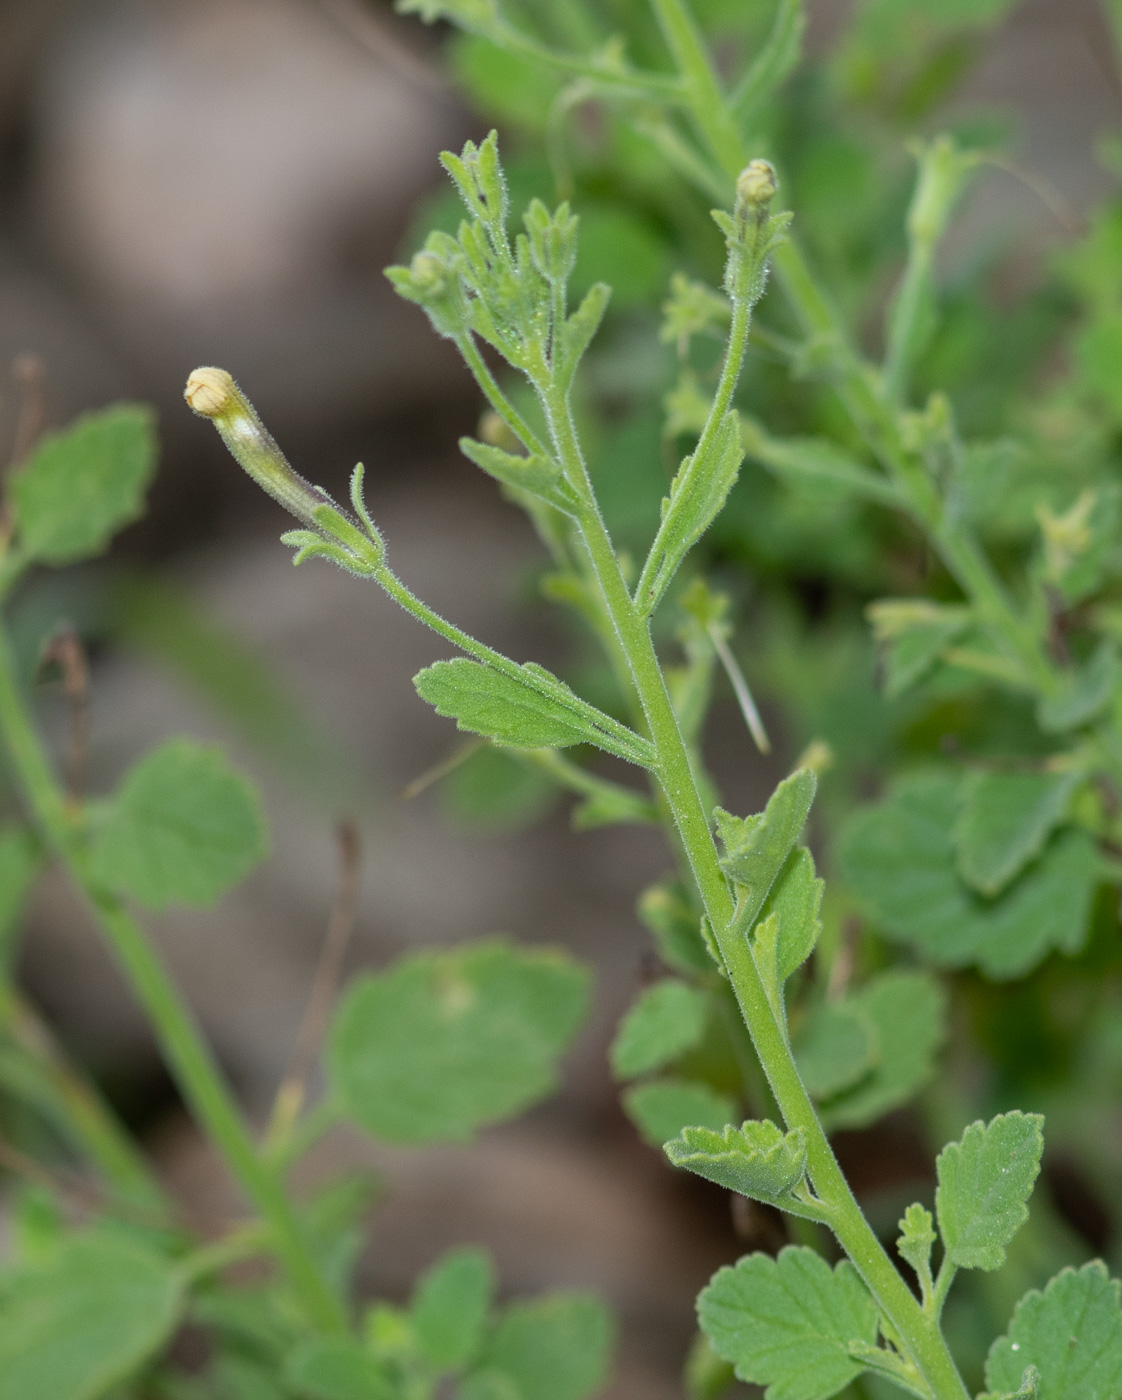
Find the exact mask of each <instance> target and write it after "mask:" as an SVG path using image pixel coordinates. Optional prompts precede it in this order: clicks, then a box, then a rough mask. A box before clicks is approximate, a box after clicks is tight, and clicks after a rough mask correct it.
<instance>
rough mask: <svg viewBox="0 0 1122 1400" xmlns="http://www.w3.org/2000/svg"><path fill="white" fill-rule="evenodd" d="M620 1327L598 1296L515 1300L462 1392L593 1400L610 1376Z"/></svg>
mask: <svg viewBox="0 0 1122 1400" xmlns="http://www.w3.org/2000/svg"><path fill="white" fill-rule="evenodd" d="M614 1345H615V1328H614V1326H613V1323H612V1318H611V1314H610V1313H609V1312H608V1309H607V1308H606V1307H605V1306H604V1304H603V1303H602V1302H601V1301H600V1299H599V1298H598V1297H596V1295H595V1294H591V1293H555V1294H552V1295H548V1296H546V1297H545V1298H535V1299H534V1300H533V1302H529V1303H515V1304H514V1305H513V1306H512V1307H509V1308H507V1309H506V1311H505V1312H504V1313H503V1315H502V1316H501V1317H500V1318H499V1321H498V1325H497V1326H496V1327H495V1330H494V1332H493V1334H492V1336H491V1338H490V1340H489V1341H488V1343H487V1345H486V1346H485V1348H484V1350H483V1353H482V1355H481V1356H480V1358H479V1362H478V1366H477V1368H476V1369H474V1370H473V1372H472V1373H471V1374H470V1375H469V1376H468V1377H467V1380H466V1382H465V1384H464V1385H463V1387H462V1389H461V1391H460V1392H459V1393H460V1394H462V1395H463V1396H465V1397H470V1398H471V1400H484V1397H486V1400H589V1397H591V1396H593V1395H595V1394H597V1393H598V1392H599V1391H600V1388H601V1387H602V1386H603V1384H604V1382H605V1380H606V1379H607V1376H608V1370H609V1367H610V1365H611V1359H612V1351H613V1348H614Z"/></svg>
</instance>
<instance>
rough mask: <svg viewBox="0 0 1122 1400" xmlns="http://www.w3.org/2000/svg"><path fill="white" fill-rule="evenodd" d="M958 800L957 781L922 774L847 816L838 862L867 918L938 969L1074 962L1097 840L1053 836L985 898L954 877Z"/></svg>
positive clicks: (1096, 862)
mask: <svg viewBox="0 0 1122 1400" xmlns="http://www.w3.org/2000/svg"><path fill="white" fill-rule="evenodd" d="M959 791H960V784H959V780H958V779H957V778H956V777H955V776H953V775H951V774H948V773H944V772H928V773H922V774H918V775H914V776H912V777H910V778H908V779H906V780H905V781H903V782H900V783H898V784H897V785H896V786H895V787H894V789H893V790H892V792H891V793H890V794H889V796H888V797H887V798H885V799H884V800H883V801H881V802H878V803H874V804H873V805H871V806H868V807H864V808H860V809H859V810H858V811H857V812H855V813H854V814H853V816H852V817H850V819H849V821H848V822H847V823H846V825H845V827H844V828H843V831H842V835H841V840H840V843H839V849H838V859H839V864H840V867H841V871H842V875H843V876H844V878H845V881H846V884H847V885H848V886H849V888H850V889H851V890H852V891H853V893H854V895H856V897H857V899H858V901H859V903H860V905H861V907H862V909H863V910H864V912H865V914H866V915H867V917H868V918H869V919H870V920H871V921H872V922H873V923H874V924H875V925H876V927H877V928H878V929H879V930H880V931H881V932H883V933H885V934H887V935H888V936H890V937H891V938H894V939H897V940H898V941H899V942H901V943H906V944H909V945H911V946H912V947H915V948H917V949H918V950H919V951H920V952H922V953H923V954H924V955H925V956H926V957H928V958H930V959H931V961H932V962H934V963H936V964H938V965H939V966H942V967H966V966H969V965H970V964H976V965H977V966H978V967H980V968H981V970H982V971H983V972H984V973H986V974H987V975H988V976H990V977H993V978H998V979H1005V978H1010V977H1019V976H1022V975H1023V974H1024V973H1026V972H1029V971H1031V969H1032V968H1034V967H1035V966H1036V965H1037V964H1038V963H1039V962H1041V961H1042V959H1043V958H1044V957H1045V956H1046V955H1047V954H1048V953H1049V952H1050V951H1052V949H1058V950H1060V951H1062V952H1065V953H1069V954H1074V953H1077V952H1078V951H1079V950H1080V948H1082V946H1083V944H1084V943H1085V942H1086V939H1087V933H1088V929H1089V925H1090V917H1091V905H1092V901H1093V899H1094V894H1095V890H1096V889H1097V887H1098V883H1099V878H1100V859H1099V854H1098V851H1097V849H1096V846H1095V843H1094V841H1092V839H1091V838H1090V837H1089V836H1088V835H1087V834H1086V833H1085V832H1083V831H1081V830H1077V829H1074V828H1070V827H1069V828H1065V829H1063V830H1060V831H1057V832H1055V833H1054V834H1053V835H1052V836H1051V837H1050V838H1049V840H1048V841H1047V843H1046V844H1045V846H1044V849H1043V850H1042V851H1041V853H1040V855H1039V856H1038V857H1037V858H1036V860H1034V861H1033V862H1031V864H1030V865H1028V866H1027V867H1026V868H1025V869H1024V870H1022V872H1021V873H1020V874H1019V875H1018V876H1017V877H1016V878H1015V879H1013V880H1012V881H1011V882H1010V883H1009V884H1008V885H1007V886H1006V888H1005V889H1004V890H1002V892H1001V893H1000V894H999V895H997V896H995V897H993V898H985V897H983V896H982V895H979V894H978V893H976V892H975V891H974V890H972V889H970V887H969V886H968V885H967V884H966V883H965V882H964V881H963V879H962V878H961V876H960V875H959V873H958V870H957V868H956V851H955V848H954V845H953V843H952V840H951V836H950V833H951V831H952V829H953V828H954V825H955V822H956V820H957V819H958V815H959Z"/></svg>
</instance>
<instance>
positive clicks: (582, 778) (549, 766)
mask: <svg viewBox="0 0 1122 1400" xmlns="http://www.w3.org/2000/svg"><path fill="white" fill-rule="evenodd" d="M514 756H515V757H516V758H517V759H518V760H519V761H520V762H522V763H525V764H527V765H528V766H529V767H531V768H536V769H537V770H538V772H540V773H544V774H545V775H546V777H548V778H550V779H552V780H553V782H555V783H556V784H557V786H558V787H563V788H568V790H569V791H570V792H575V793H578V794H579V795H580V796H581V797H586V798H588V799H590V800H591V801H594V802H595V801H599V802H602V803H603V804H604V805H605V807H606V808H609V809H610V810H612V811H613V812H614V813H615V814H616V815H615V820H616V821H621V822H622V821H627V822H639V823H641V824H657V823H658V821H659V813H658V808H657V807H656V806H655V805H654V803H653V802H651V801H649V800H648V799H647V798H645V797H644V796H643V795H642V793H639V792H635V791H634V790H633V789H631V788H627V787H624V786H623V784H622V783H613V782H611V781H610V780H609V779H607V778H599V777H597V776H596V774H595V773H590V772H589V771H588V769H587V768H582V767H581V766H580V764H579V763H574V762H573V761H572V759H570V758H566V757H565V755H564V754H563V753H559V752H558V750H557V749H524V750H521V751H516V752H515V755H514Z"/></svg>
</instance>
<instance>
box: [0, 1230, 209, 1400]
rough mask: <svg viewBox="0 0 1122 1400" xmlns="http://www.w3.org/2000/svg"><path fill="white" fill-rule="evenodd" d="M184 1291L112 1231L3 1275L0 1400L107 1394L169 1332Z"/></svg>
mask: <svg viewBox="0 0 1122 1400" xmlns="http://www.w3.org/2000/svg"><path fill="white" fill-rule="evenodd" d="M181 1293H182V1290H181V1286H180V1281H179V1277H178V1274H177V1273H176V1271H175V1269H174V1268H173V1267H172V1266H171V1265H170V1264H169V1263H168V1261H167V1260H165V1259H162V1258H161V1257H160V1256H159V1255H157V1254H155V1253H153V1252H152V1251H151V1250H149V1249H146V1248H144V1247H143V1246H141V1245H139V1244H135V1243H133V1242H131V1241H126V1240H124V1239H118V1238H115V1237H114V1236H112V1235H110V1234H109V1233H108V1232H103V1233H97V1232H91V1233H89V1234H86V1235H79V1236H76V1237H73V1238H71V1239H69V1240H67V1241H66V1242H65V1243H64V1244H62V1245H60V1246H59V1248H58V1249H57V1250H56V1251H54V1252H53V1253H52V1254H51V1256H50V1258H49V1260H48V1261H47V1262H46V1263H45V1264H43V1265H41V1266H39V1267H35V1268H25V1269H21V1270H19V1271H18V1272H17V1273H14V1274H11V1273H10V1274H7V1275H4V1276H2V1278H0V1400H94V1397H96V1396H100V1395H103V1394H104V1393H105V1391H106V1390H108V1389H109V1388H110V1387H111V1386H115V1385H117V1384H119V1383H120V1382H121V1381H124V1380H125V1379H126V1378H127V1377H128V1376H130V1375H131V1374H132V1373H133V1372H134V1371H135V1370H136V1369H137V1367H139V1366H140V1365H141V1364H142V1363H143V1362H145V1361H146V1360H147V1359H148V1358H149V1357H150V1356H151V1355H152V1354H153V1353H154V1352H155V1351H156V1350H157V1349H158V1348H159V1347H161V1346H162V1345H163V1344H164V1343H165V1342H166V1341H167V1340H168V1339H169V1337H170V1336H171V1334H172V1332H173V1331H174V1329H175V1326H176V1323H177V1321H178V1318H179V1312H180V1306H181V1302H182V1297H181Z"/></svg>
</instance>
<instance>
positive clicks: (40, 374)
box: [11, 352, 47, 468]
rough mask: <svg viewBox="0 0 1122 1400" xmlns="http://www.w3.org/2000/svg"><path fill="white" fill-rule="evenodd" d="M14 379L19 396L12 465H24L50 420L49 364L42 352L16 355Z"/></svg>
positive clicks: (13, 364) (13, 370)
mask: <svg viewBox="0 0 1122 1400" xmlns="http://www.w3.org/2000/svg"><path fill="white" fill-rule="evenodd" d="M12 378H13V379H14V380H15V384H16V393H17V395H18V397H19V413H18V416H17V418H16V433H15V437H14V438H13V440H12V456H11V466H12V467H13V468H15V467H18V466H20V465H22V463H23V462H24V461H25V460H26V459H27V457H28V455H29V453H30V452H31V449H32V448H33V447H34V446H35V443H36V441H37V439H38V437H39V434H40V433H41V432H42V431H43V425H44V423H45V422H46V420H47V366H46V363H45V361H44V360H43V357H42V356H41V355H34V354H31V353H30V352H28V353H25V354H22V355H17V356H16V358H15V360H14V361H13V363H12Z"/></svg>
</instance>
